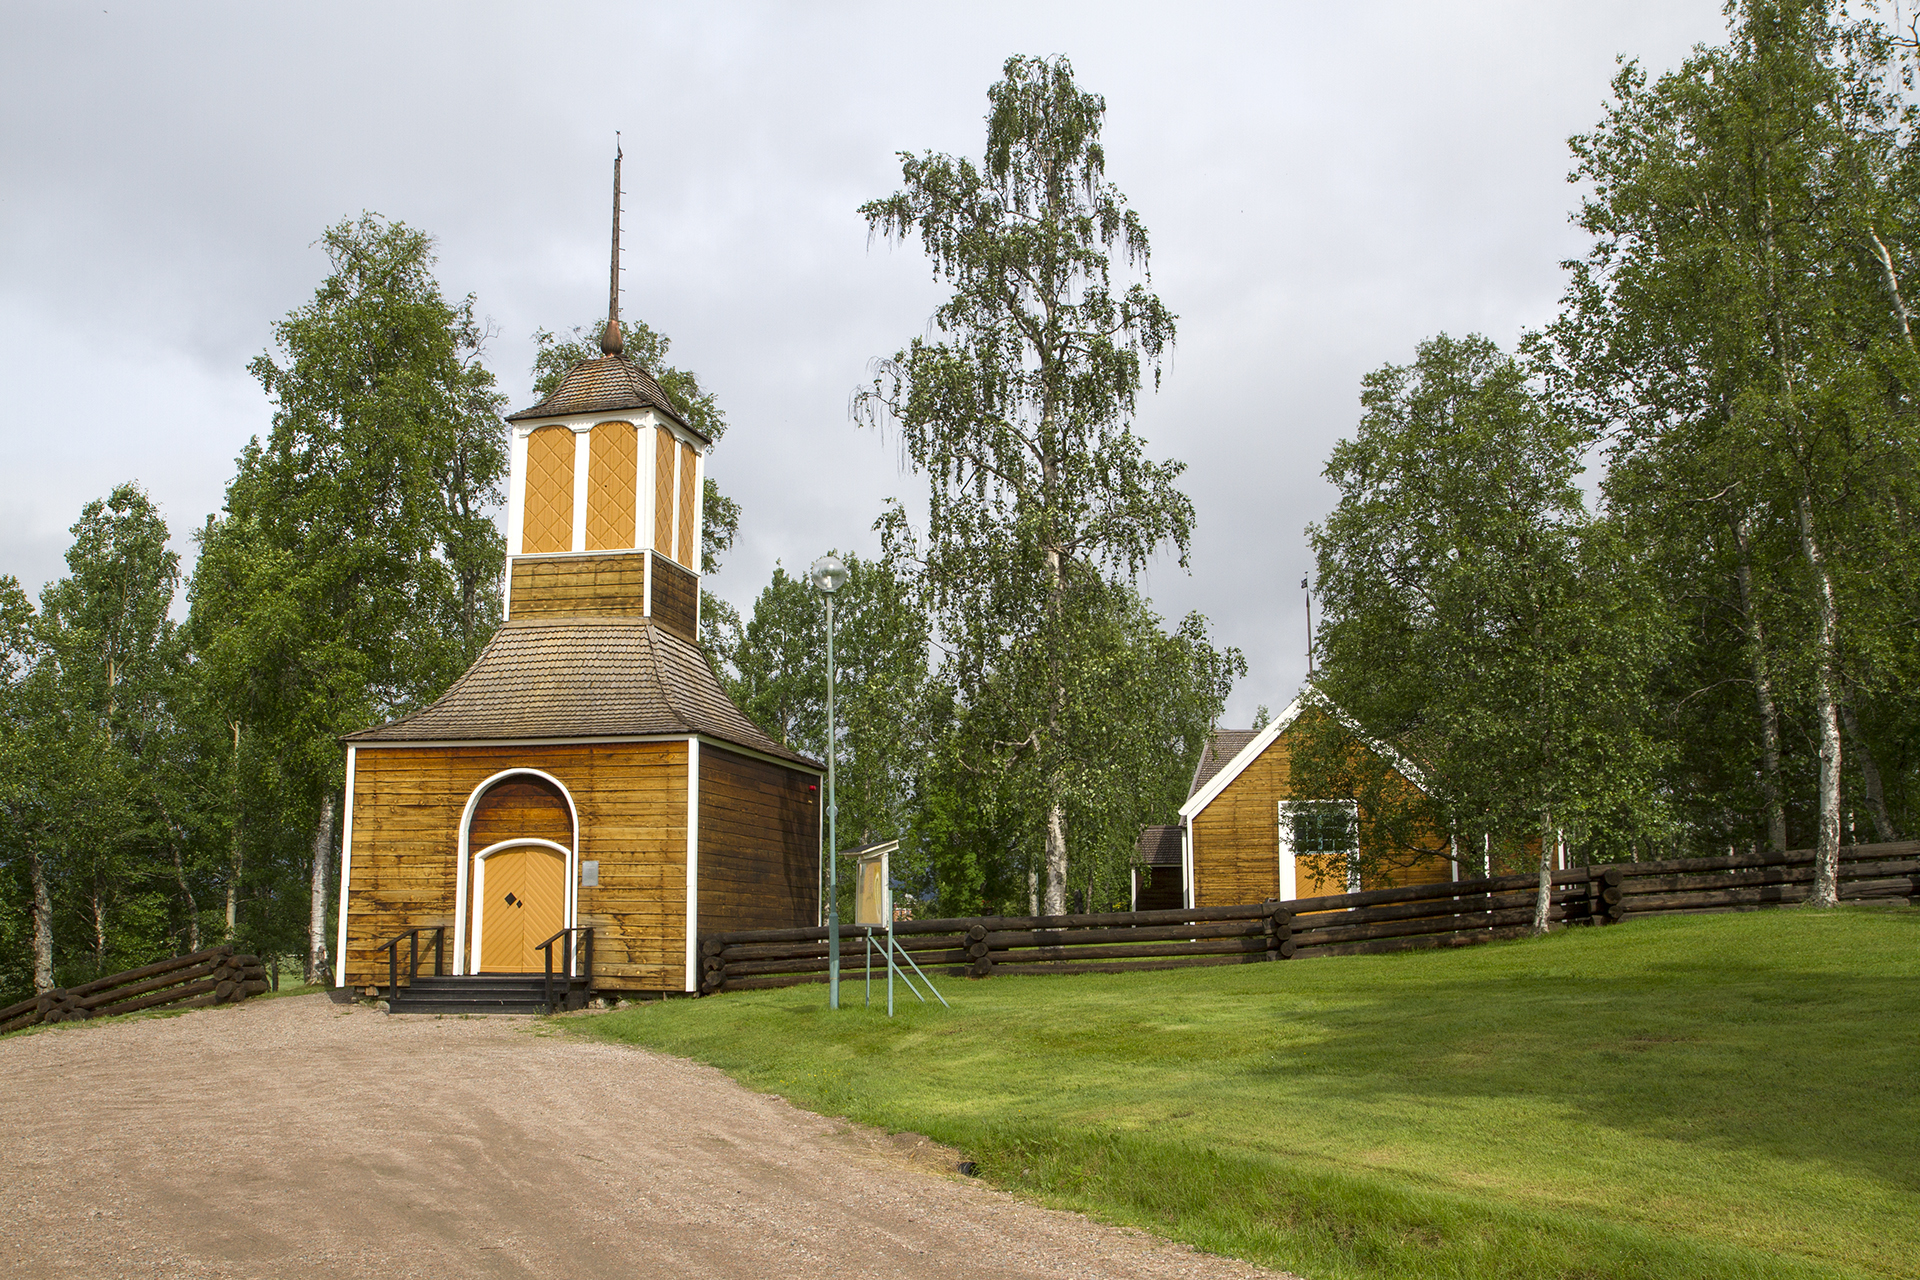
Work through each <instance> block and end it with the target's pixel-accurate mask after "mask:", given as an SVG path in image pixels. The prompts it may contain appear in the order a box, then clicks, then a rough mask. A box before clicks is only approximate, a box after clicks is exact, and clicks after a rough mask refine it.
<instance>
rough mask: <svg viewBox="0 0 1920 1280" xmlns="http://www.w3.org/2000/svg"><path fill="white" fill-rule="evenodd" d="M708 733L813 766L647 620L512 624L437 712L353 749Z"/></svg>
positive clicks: (424, 712) (356, 740)
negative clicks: (777, 739) (747, 713)
mask: <svg viewBox="0 0 1920 1280" xmlns="http://www.w3.org/2000/svg"><path fill="white" fill-rule="evenodd" d="M695 733H698V734H704V735H706V736H708V737H711V738H717V739H719V740H720V741H722V742H730V743H732V744H734V745H735V746H740V747H747V748H750V749H752V750H754V751H759V752H763V753H765V754H766V755H770V756H777V757H778V758H780V759H782V760H791V761H793V762H795V763H796V764H800V765H804V766H806V767H807V768H812V769H817V768H819V767H820V764H819V762H818V761H815V760H810V759H808V758H807V757H806V756H803V755H800V754H798V753H796V752H793V751H790V750H788V749H787V748H786V747H783V746H781V745H780V744H779V743H777V742H775V741H774V740H773V739H771V738H769V737H768V736H767V735H766V734H764V733H762V732H761V731H760V730H759V728H758V727H756V726H755V725H754V723H753V722H752V721H750V720H748V719H747V718H746V716H744V715H742V714H741V712H740V709H739V708H738V707H736V706H734V705H733V700H732V699H730V698H728V697H727V695H726V693H725V692H724V691H723V690H722V689H721V688H720V684H719V682H718V681H717V680H715V679H714V676H713V671H712V669H711V668H710V667H708V666H707V660H706V658H705V657H703V656H702V655H701V653H700V650H699V649H698V648H697V647H695V646H694V645H691V644H689V643H687V642H686V641H685V640H682V639H680V638H679V637H678V636H675V635H673V634H672V633H670V632H668V631H666V630H664V629H663V628H661V627H657V626H655V625H654V624H653V623H652V621H651V620H649V619H646V618H563V619H528V620H525V621H519V622H508V623H506V624H504V625H503V626H502V627H501V628H500V629H499V630H498V631H496V632H494V634H493V639H492V640H489V641H488V642H487V647H486V648H485V649H483V650H481V652H480V657H479V658H478V659H477V660H476V661H475V662H474V664H473V666H471V667H470V668H468V669H467V673H466V674H465V675H463V676H461V677H460V679H459V680H457V681H455V682H454V685H453V687H452V688H451V689H448V690H447V692H446V693H445V694H444V695H443V696H442V697H441V698H440V700H439V701H438V702H435V703H434V704H433V705H432V706H429V707H423V708H421V709H420V710H419V711H416V712H414V713H413V714H412V715H409V716H402V717H401V718H400V719H398V720H394V721H391V722H390V723H387V724H383V725H379V726H377V727H375V728H372V729H362V730H360V731H359V732H357V733H350V734H348V735H347V737H346V740H347V741H348V742H350V743H353V744H355V745H361V744H371V743H380V742H467V741H484V740H488V739H495V738H500V739H522V740H524V739H528V738H533V739H561V740H566V739H579V738H632V737H654V736H677V735H680V734H695Z"/></svg>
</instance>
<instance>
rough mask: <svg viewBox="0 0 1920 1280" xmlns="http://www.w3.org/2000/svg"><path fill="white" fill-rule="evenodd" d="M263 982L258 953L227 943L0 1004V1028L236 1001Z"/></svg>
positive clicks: (258, 990)
mask: <svg viewBox="0 0 1920 1280" xmlns="http://www.w3.org/2000/svg"><path fill="white" fill-rule="evenodd" d="M268 985H269V984H268V982H267V970H266V967H265V966H264V965H263V964H262V963H261V961H260V957H259V956H249V955H235V954H234V949H233V947H232V946H226V945H223V946H218V947H210V948H208V949H207V950H204V951H195V952H193V953H191V954H190V955H184V956H174V957H173V958H172V959H169V960H161V961H158V962H156V963H154V964H149V965H143V966H142V967H140V968H138V969H129V970H128V971H127V972H125V973H116V974H112V975H111V976H109V977H105V978H96V979H94V980H93V981H92V982H84V983H81V984H80V985H79V986H77V987H56V988H54V989H53V990H51V991H43V992H41V993H40V994H39V995H37V996H34V997H33V998H31V999H28V1000H22V1001H20V1002H19V1003H18V1004H12V1005H8V1006H7V1007H6V1008H4V1009H0V1033H5V1032H8V1031H19V1030H21V1029H22V1028H25V1027H32V1026H39V1025H41V1024H51V1023H59V1022H81V1021H85V1020H87V1019H90V1018H108V1017H112V1016H114V1015H115V1014H121V1013H137V1012H139V1011H140V1010H142V1009H160V1008H168V1007H179V1008H185V1009H196V1008H202V1007H204V1006H207V1005H215V1004H238V1003H239V1002H240V1001H242V1000H245V999H247V998H248V997H250V996H257V995H259V994H261V993H262V992H264V991H265V990H266V989H267V987H268Z"/></svg>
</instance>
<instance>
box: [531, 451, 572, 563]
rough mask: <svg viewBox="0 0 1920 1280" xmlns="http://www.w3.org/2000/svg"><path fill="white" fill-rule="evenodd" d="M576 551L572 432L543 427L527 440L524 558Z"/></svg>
mask: <svg viewBox="0 0 1920 1280" xmlns="http://www.w3.org/2000/svg"><path fill="white" fill-rule="evenodd" d="M571 550H573V432H572V430H571V429H569V428H567V427H542V428H540V429H539V430H538V431H536V432H534V433H533V434H532V435H530V436H528V437H527V492H526V501H525V507H524V512H523V517H522V525H521V535H520V551H521V554H522V555H530V556H534V555H543V554H545V553H547V552H553V551H571Z"/></svg>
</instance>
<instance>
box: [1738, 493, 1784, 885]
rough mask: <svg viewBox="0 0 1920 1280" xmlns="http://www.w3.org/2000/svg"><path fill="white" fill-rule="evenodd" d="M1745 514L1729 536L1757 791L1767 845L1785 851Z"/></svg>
mask: <svg viewBox="0 0 1920 1280" xmlns="http://www.w3.org/2000/svg"><path fill="white" fill-rule="evenodd" d="M1748 520H1749V517H1747V516H1746V515H1741V516H1740V517H1739V518H1738V519H1736V520H1735V521H1734V522H1733V539H1734V543H1735V545H1736V546H1738V547H1739V550H1740V558H1739V572H1738V574H1737V577H1738V579H1739V583H1740V615H1741V618H1742V620H1743V621H1744V622H1745V624H1746V630H1747V655H1748V661H1749V664H1750V666H1751V667H1752V670H1753V700H1754V704H1755V707H1756V709H1757V710H1758V711H1759V713H1760V794H1761V796H1762V798H1763V799H1764V800H1765V802H1766V806H1767V847H1768V848H1769V849H1771V850H1772V851H1773V852H1774V853H1785V852H1786V851H1787V800H1786V788H1785V787H1784V786H1783V785H1782V784H1781V780H1780V707H1779V704H1778V703H1777V702H1776V701H1775V700H1774V696H1773V676H1772V674H1771V673H1770V672H1769V670H1768V667H1767V633H1766V630H1765V628H1764V627H1763V626H1762V625H1761V622H1760V615H1759V613H1758V612H1757V611H1756V610H1755V608H1754V603H1753V548H1752V544H1751V542H1750V536H1751V534H1750V527H1749V524H1748Z"/></svg>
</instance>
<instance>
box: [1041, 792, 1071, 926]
mask: <svg viewBox="0 0 1920 1280" xmlns="http://www.w3.org/2000/svg"><path fill="white" fill-rule="evenodd" d="M1041 914H1042V915H1049V916H1063V915H1065V914H1067V813H1066V810H1065V809H1063V808H1062V807H1061V806H1060V802H1059V801H1057V800H1056V801H1055V802H1054V803H1053V805H1052V806H1051V807H1049V808H1048V810H1047V893H1046V901H1045V902H1044V903H1043V904H1042V908H1041Z"/></svg>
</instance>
